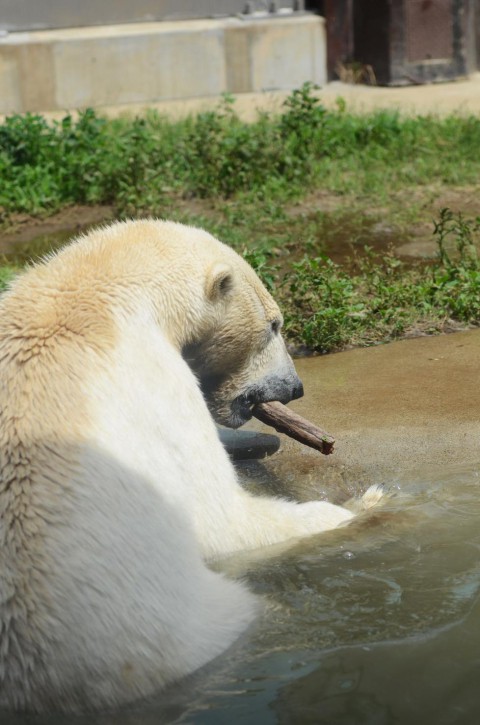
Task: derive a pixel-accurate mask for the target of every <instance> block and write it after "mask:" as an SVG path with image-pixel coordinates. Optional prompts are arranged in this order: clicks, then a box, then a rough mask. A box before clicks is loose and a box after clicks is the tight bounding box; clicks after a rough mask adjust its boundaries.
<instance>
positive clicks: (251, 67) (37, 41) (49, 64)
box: [0, 13, 326, 114]
mask: <svg viewBox="0 0 480 725" xmlns="http://www.w3.org/2000/svg"><path fill="white" fill-rule="evenodd" d="M249 18H250V16H240V17H230V18H221V19H212V20H192V21H186V20H183V21H176V22H152V23H134V24H129V25H112V26H100V27H88V28H69V29H63V30H44V31H35V32H21V33H10V34H7V35H5V36H3V37H0V113H2V114H8V113H23V112H26V111H42V112H43V111H61V112H64V111H65V110H73V109H77V108H84V107H87V106H92V107H95V108H101V107H108V106H113V107H116V108H119V107H124V106H128V105H129V104H143V105H148V104H152V103H155V102H161V101H171V100H178V99H186V98H189V99H192V98H207V97H218V96H219V95H220V94H222V93H224V92H228V93H233V94H243V93H258V92H262V91H272V90H277V91H278V90H280V91H281V90H291V89H293V88H296V87H299V86H300V85H301V84H302V83H304V82H305V81H313V82H315V83H317V84H320V85H321V84H324V83H325V82H326V39H325V27H324V20H323V18H320V17H318V16H316V15H312V14H308V13H305V14H293V13H291V14H282V13H278V14H276V15H274V16H272V15H271V14H267V13H265V14H264V15H263V14H261V15H260V16H255V17H254V18H253V19H249Z"/></svg>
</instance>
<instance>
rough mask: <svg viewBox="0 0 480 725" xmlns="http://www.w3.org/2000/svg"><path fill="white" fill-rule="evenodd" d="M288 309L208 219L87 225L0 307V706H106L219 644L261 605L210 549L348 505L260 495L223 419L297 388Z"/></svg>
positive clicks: (274, 536) (219, 550)
mask: <svg viewBox="0 0 480 725" xmlns="http://www.w3.org/2000/svg"><path fill="white" fill-rule="evenodd" d="M281 324H282V318H281V315H280V312H279V309H278V307H277V305H276V304H275V302H274V301H273V299H272V298H271V296H270V295H269V294H268V292H267V291H266V290H265V288H264V287H263V286H262V284H261V282H260V281H259V279H258V277H257V276H256V275H255V273H254V272H253V270H252V269H251V268H250V267H249V266H248V265H247V264H246V262H245V261H244V260H243V259H241V258H240V257H239V256H238V255H237V254H236V253H235V252H234V251H233V250H231V249H230V248H228V247H227V246H225V245H224V244H222V243H221V242H219V241H217V240H216V239H214V238H213V237H212V236H210V235H209V234H208V233H207V232H205V231H202V230H199V229H194V228H190V227H186V226H183V225H179V224H175V223H172V222H163V221H156V220H145V221H134V222H122V223H116V224H113V225H111V226H109V227H106V228H103V229H99V230H96V231H92V232H91V233H89V234H87V235H86V236H82V237H79V238H78V239H76V240H74V241H73V242H72V243H71V244H70V245H68V246H67V247H65V248H64V249H63V250H62V251H61V252H59V253H58V254H56V255H53V256H51V257H49V258H47V259H46V260H45V261H43V262H41V263H39V264H38V265H37V266H34V267H33V268H31V269H29V270H28V271H27V272H25V273H24V274H23V275H21V276H20V277H19V278H18V279H17V280H16V281H15V282H14V283H13V284H12V286H11V288H10V290H9V291H7V292H6V293H4V295H3V297H2V299H1V302H0V379H1V400H0V418H1V422H0V455H1V478H0V627H1V630H0V708H8V709H23V710H33V711H45V710H64V711H80V710H89V709H90V710H91V709H95V708H111V707H116V706H119V705H122V704H124V703H127V702H131V701H133V700H135V699H137V698H141V697H143V696H146V695H149V694H151V693H153V692H156V691H158V690H160V689H161V688H162V687H163V686H165V685H166V684H167V683H169V682H172V681H173V680H176V679H178V678H181V677H183V676H184V675H187V674H188V673H191V672H193V671H194V670H196V669H197V668H199V667H201V666H202V665H203V664H205V663H206V662H208V661H209V660H211V659H213V658H214V657H216V656H217V655H219V654H220V653H221V652H222V651H224V650H225V649H226V648H227V647H228V646H229V645H230V644H231V643H232V642H234V640H235V639H236V638H237V637H238V636H239V634H240V633H241V632H242V631H243V630H245V629H246V628H247V627H248V625H249V623H250V622H251V621H252V619H253V618H254V617H255V613H256V608H257V603H256V600H255V598H254V596H253V595H252V594H251V593H250V592H249V591H248V590H247V589H246V588H245V587H244V585H242V584H240V583H238V582H235V581H230V580H228V579H226V578H224V577H222V576H221V575H220V574H218V573H214V572H213V571H211V570H210V569H209V568H208V566H207V563H206V562H208V560H209V559H210V560H211V559H213V558H218V557H221V556H223V555H226V554H229V553H231V552H235V551H237V550H240V549H248V548H252V549H253V548H256V547H264V546H268V545H269V544H274V543H276V542H280V541H284V540H287V539H289V538H295V537H302V536H308V535H309V534H313V533H316V532H320V531H324V530H326V529H331V528H333V527H336V526H338V525H339V524H342V523H345V522H347V521H349V520H350V519H351V518H352V516H353V514H352V513H351V512H350V511H348V510H346V509H345V508H342V507H339V506H334V505H332V504H329V503H326V502H312V503H303V504H296V503H294V502H291V501H286V500H282V499H272V498H267V497H256V496H253V495H250V494H249V493H247V492H246V491H245V490H243V489H242V488H241V486H240V485H239V483H238V481H237V479H236V475H235V471H234V469H233V467H232V465H231V463H230V460H229V458H228V456H227V454H226V453H225V451H224V449H223V447H222V445H221V443H220V441H219V438H218V435H217V429H216V427H215V423H214V420H216V421H217V422H220V423H223V424H225V425H227V426H232V427H237V426H239V425H242V424H243V423H244V422H245V421H246V420H248V419H249V418H250V416H251V410H252V406H253V405H254V404H255V403H256V402H259V401H268V400H280V401H283V402H288V401H289V400H291V399H292V398H295V397H298V396H300V395H301V394H302V387H301V383H300V381H299V379H298V378H297V376H296V373H295V370H294V367H293V364H292V361H291V359H290V357H289V356H288V354H287V352H286V349H285V345H284V342H283V340H282V337H281V333H280V327H281Z"/></svg>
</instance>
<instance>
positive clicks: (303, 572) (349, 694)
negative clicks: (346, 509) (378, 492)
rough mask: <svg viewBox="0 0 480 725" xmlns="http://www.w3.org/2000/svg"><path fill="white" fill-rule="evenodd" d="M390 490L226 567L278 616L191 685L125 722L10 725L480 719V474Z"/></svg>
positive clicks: (63, 722)
mask: <svg viewBox="0 0 480 725" xmlns="http://www.w3.org/2000/svg"><path fill="white" fill-rule="evenodd" d="M387 490H388V493H389V496H388V498H387V500H386V502H385V504H384V506H383V507H382V508H381V510H379V511H377V512H376V513H375V514H371V515H367V516H366V518H364V519H363V520H359V521H358V522H357V523H355V524H354V525H351V526H349V527H346V528H342V529H338V530H336V531H334V532H331V533H328V534H324V535H321V536H317V537H314V538H311V539H309V540H308V541H302V542H300V543H297V544H295V545H293V546H292V547H291V548H289V549H288V550H272V551H264V552H262V553H260V554H258V555H249V556H245V555H243V556H237V557H234V558H231V559H230V560H228V561H226V562H223V563H222V565H221V567H220V568H221V569H223V570H224V571H225V572H227V573H228V574H230V575H232V576H237V577H242V578H244V579H245V580H247V581H248V582H249V585H250V586H251V588H252V589H254V590H255V591H256V592H257V593H258V594H259V595H261V596H262V597H263V598H264V600H265V602H266V607H265V612H264V614H263V616H262V618H261V619H260V620H259V621H258V622H257V624H256V626H255V627H254V628H253V629H252V630H251V631H249V632H247V633H246V634H245V635H244V636H243V638H242V640H241V641H240V642H238V643H237V645H236V646H235V647H234V648H233V649H232V650H230V651H229V652H228V653H226V654H225V655H224V656H222V657H221V658H219V659H218V660H216V661H215V662H214V663H213V664H212V665H211V666H210V667H209V668H207V669H205V670H204V671H202V672H200V673H197V675H196V676H195V677H193V678H192V679H191V680H189V681H188V682H186V683H182V684H181V685H179V686H177V687H174V688H172V689H171V690H169V691H168V692H167V693H164V694H163V695H162V696H159V697H158V698H156V699H154V700H152V701H151V702H148V703H142V704H138V705H136V706H135V707H133V708H131V709H129V710H126V711H123V712H120V713H112V714H102V715H97V716H88V717H70V716H68V717H65V716H48V717H30V716H28V717H27V716H20V715H12V716H9V715H7V716H5V715H4V716H3V717H2V719H1V722H2V725H67V723H68V724H69V725H70V724H72V725H87V724H88V725H153V724H154V723H155V725H162V724H163V723H201V724H204V725H223V724H224V723H227V722H228V723H230V724H232V723H249V724H252V725H254V724H256V723H258V724H259V725H260V724H261V725H267V724H268V723H302V724H303V723H312V724H313V723H325V724H326V725H327V724H328V725H332V724H334V725H337V724H340V725H343V724H345V725H351V724H355V725H357V724H359V723H365V724H368V725H377V724H378V725H380V724H383V723H389V724H390V723H392V724H393V723H402V722H409V723H417V722H418V723H427V724H428V723H435V724H436V725H438V724H443V723H445V724H450V723H466V724H467V723H468V724H472V725H473V723H477V722H480V690H479V682H480V597H479V591H480V556H479V553H480V527H479V521H480V495H479V492H480V465H479V466H478V467H476V466H471V465H470V466H468V467H458V466H452V467H451V468H450V469H448V470H446V469H445V468H443V469H442V470H440V471H436V470H432V468H431V467H430V468H429V469H426V470H423V471H418V472H417V473H416V474H414V475H411V474H410V475H409V476H408V477H405V476H400V475H399V476H398V477H397V478H396V480H391V481H390V482H389V483H388V485H387Z"/></svg>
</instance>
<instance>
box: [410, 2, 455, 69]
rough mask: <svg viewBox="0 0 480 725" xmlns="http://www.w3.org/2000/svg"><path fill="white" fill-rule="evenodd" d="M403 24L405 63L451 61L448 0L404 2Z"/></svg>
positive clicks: (450, 8)
mask: <svg viewBox="0 0 480 725" xmlns="http://www.w3.org/2000/svg"><path fill="white" fill-rule="evenodd" d="M405 21H406V37H407V60H408V62H409V63H419V62H422V61H428V60H440V59H450V58H452V57H453V13H452V2H451V0H435V2H433V0H406V2H405Z"/></svg>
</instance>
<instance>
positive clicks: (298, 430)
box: [252, 401, 335, 456]
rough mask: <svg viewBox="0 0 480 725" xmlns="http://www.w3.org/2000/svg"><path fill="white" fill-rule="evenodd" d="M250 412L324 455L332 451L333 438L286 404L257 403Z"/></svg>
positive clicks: (263, 421)
mask: <svg viewBox="0 0 480 725" xmlns="http://www.w3.org/2000/svg"><path fill="white" fill-rule="evenodd" d="M252 412H253V415H254V416H255V418H258V420H261V421H262V423H266V425H270V426H271V427H272V428H275V430H277V431H278V432H279V433H285V435H287V436H290V438H294V439H295V440H296V441H299V443H303V445H305V446H310V448H315V450H317V451H320V453H323V454H324V455H325V456H328V455H330V453H333V446H334V444H335V438H333V437H332V436H331V435H330V434H329V433H326V432H325V431H324V430H322V429H321V428H319V427H318V426H316V425H314V424H313V423H311V422H310V421H309V420H307V419H306V418H302V416H301V415H298V413H294V412H293V411H292V410H290V409H289V408H287V406H286V405H283V404H282V403H278V402H276V401H274V402H271V403H258V405H256V406H255V407H254V409H253V411H252Z"/></svg>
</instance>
